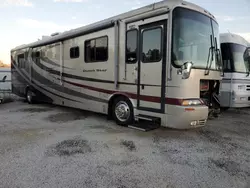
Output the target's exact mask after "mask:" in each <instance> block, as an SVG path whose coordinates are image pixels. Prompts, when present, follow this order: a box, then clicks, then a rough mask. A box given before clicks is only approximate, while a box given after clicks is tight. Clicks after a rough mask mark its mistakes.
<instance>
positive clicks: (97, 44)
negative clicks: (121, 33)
mask: <svg viewBox="0 0 250 188" xmlns="http://www.w3.org/2000/svg"><path fill="white" fill-rule="evenodd" d="M107 60H108V37H107V36H106V37H100V38H96V39H92V40H88V41H86V42H85V62H86V63H90V62H102V61H107Z"/></svg>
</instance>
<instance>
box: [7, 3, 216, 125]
mask: <svg viewBox="0 0 250 188" xmlns="http://www.w3.org/2000/svg"><path fill="white" fill-rule="evenodd" d="M218 28H219V26H218V23H217V22H216V19H215V17H214V16H213V15H212V14H211V13H209V11H207V10H205V9H203V8H201V7H199V6H197V5H195V4H192V3H189V2H186V1H181V0H167V1H161V2H158V3H154V4H151V5H148V6H145V7H142V8H139V9H136V10H132V11H129V12H126V13H123V14H121V15H117V16H114V17H111V18H108V19H105V20H103V21H99V22H97V23H93V24H90V25H87V26H83V27H80V28H77V29H73V30H69V31H65V32H62V33H57V34H53V35H52V36H50V37H44V38H43V39H41V40H38V41H35V42H33V43H30V44H26V45H22V46H21V47H16V48H14V49H12V50H11V62H12V63H11V65H12V81H13V82H12V83H13V85H12V88H13V92H14V93H16V94H18V95H20V96H23V97H26V98H27V101H28V102H29V103H32V102H33V101H34V100H40V101H46V102H50V103H53V104H57V105H63V106H68V107H74V108H79V109H84V110H89V111H94V112H97V113H103V114H107V117H110V118H112V119H114V120H115V121H116V122H117V124H119V125H124V126H125V125H126V126H127V125H133V124H136V123H134V122H138V120H146V121H152V122H156V124H159V125H161V126H165V127H172V128H177V129H188V128H194V127H200V126H204V125H205V124H206V121H207V119H208V114H209V111H211V110H212V109H219V104H218V94H219V85H220V80H221V59H220V45H219V29H218ZM134 126H136V125H134ZM144 126H146V124H144Z"/></svg>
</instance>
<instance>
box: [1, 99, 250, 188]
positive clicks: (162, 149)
mask: <svg viewBox="0 0 250 188" xmlns="http://www.w3.org/2000/svg"><path fill="white" fill-rule="evenodd" d="M249 177H250V109H249V110H242V111H237V110H234V111H232V110H230V111H228V112H226V113H224V114H222V115H221V116H220V117H219V119H215V120H210V121H209V123H208V125H207V126H206V127H204V128H202V129H196V130H189V131H176V130H170V129H164V128H161V129H157V130H154V131H151V132H146V133H145V132H141V131H137V130H133V129H129V128H125V127H120V126H117V125H116V124H114V123H113V122H112V121H108V120H106V117H105V116H100V115H97V114H93V113H89V112H84V111H78V110H72V109H68V108H62V107H58V106H57V107H56V106H51V105H45V104H40V105H28V104H26V103H24V102H21V101H16V102H10V103H6V104H1V105H0V187H3V188H14V187H18V188H34V187H36V188H40V187H43V188H44V187H45V188H46V187H53V188H56V187H72V188H73V187H87V188H91V187H98V188H99V187H107V188H139V187H141V188H146V187H147V188H148V187H149V188H151V187H157V188H175V187H176V188H179V187H180V188H182V187H183V188H184V187H185V188H187V187H192V188H195V187H211V188H216V187H218V188H223V187H225V188H231V187H235V188H236V187H237V188H241V187H243V188H248V187H250V179H249Z"/></svg>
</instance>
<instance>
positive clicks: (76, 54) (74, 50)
mask: <svg viewBox="0 0 250 188" xmlns="http://www.w3.org/2000/svg"><path fill="white" fill-rule="evenodd" d="M79 56H80V52H79V47H78V46H77V47H72V48H70V58H71V59H75V58H78V57H79Z"/></svg>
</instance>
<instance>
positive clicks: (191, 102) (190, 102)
mask: <svg viewBox="0 0 250 188" xmlns="http://www.w3.org/2000/svg"><path fill="white" fill-rule="evenodd" d="M202 104H203V103H202V102H201V100H200V99H185V100H183V101H182V106H198V105H202Z"/></svg>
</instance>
